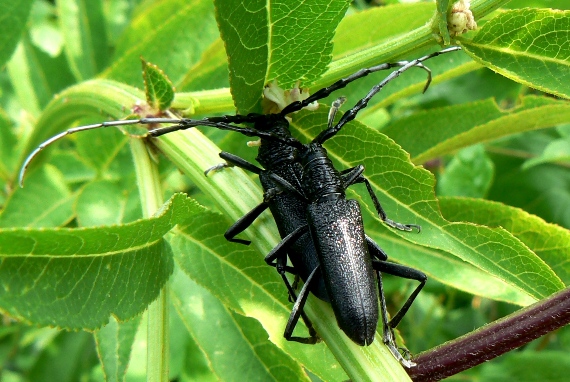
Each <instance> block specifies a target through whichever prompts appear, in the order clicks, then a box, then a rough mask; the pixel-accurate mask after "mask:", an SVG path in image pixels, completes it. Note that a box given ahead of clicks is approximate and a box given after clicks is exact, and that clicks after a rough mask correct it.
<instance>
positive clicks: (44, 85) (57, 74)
mask: <svg viewBox="0 0 570 382" xmlns="http://www.w3.org/2000/svg"><path fill="white" fill-rule="evenodd" d="M7 67H8V74H9V75H10V79H11V81H12V86H13V87H14V90H15V91H16V95H17V96H18V99H19V101H20V103H21V104H22V105H23V107H24V108H25V109H26V110H27V111H28V112H29V113H31V114H32V115H33V116H36V117H37V116H39V114H40V112H41V110H42V108H44V107H45V106H46V105H47V103H48V102H49V101H50V100H51V98H52V97H53V94H55V93H57V92H58V91H60V90H62V89H64V88H65V87H67V86H69V85H71V84H72V83H73V82H74V78H73V75H72V74H71V72H70V71H69V67H68V65H67V62H66V60H65V57H64V56H63V54H60V55H59V56H57V57H50V56H49V55H47V54H46V53H45V52H43V51H41V50H40V49H38V48H37V47H35V46H34V45H32V44H31V43H30V41H29V39H28V38H23V39H22V41H21V43H20V44H19V45H18V47H17V48H16V51H15V52H14V55H13V56H12V58H11V59H10V61H9V62H8V65H7Z"/></svg>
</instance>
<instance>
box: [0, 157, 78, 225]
mask: <svg viewBox="0 0 570 382" xmlns="http://www.w3.org/2000/svg"><path fill="white" fill-rule="evenodd" d="M38 201H41V204H40V205H41V206H42V208H41V210H39V209H38ZM74 202H75V194H73V193H72V192H71V191H70V189H69V187H68V186H67V184H66V183H65V181H64V178H63V175H62V174H61V172H60V171H59V170H58V169H56V168H54V167H51V166H50V167H48V166H46V167H43V168H40V169H38V170H37V171H35V172H32V173H31V174H30V176H29V187H26V188H18V189H16V190H15V191H14V192H13V193H12V194H11V195H10V197H9V198H8V200H7V202H6V204H5V205H4V208H3V210H2V212H1V213H0V227H3V228H8V227H30V228H41V227H57V226H60V225H65V224H67V223H69V221H71V219H73V216H74V213H73V210H72V208H73V203H74Z"/></svg>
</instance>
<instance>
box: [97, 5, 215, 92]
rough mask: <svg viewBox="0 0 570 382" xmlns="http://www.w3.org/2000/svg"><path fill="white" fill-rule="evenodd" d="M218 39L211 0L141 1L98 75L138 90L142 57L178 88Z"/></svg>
mask: <svg viewBox="0 0 570 382" xmlns="http://www.w3.org/2000/svg"><path fill="white" fill-rule="evenodd" d="M190 30H192V31H199V37H198V36H197V35H196V33H191V32H190ZM218 37H219V32H218V30H217V28H216V22H215V19H214V15H213V4H212V1H211V0H194V1H187V0H164V1H157V2H143V3H142V4H141V6H140V7H139V8H138V12H137V13H136V16H135V18H134V19H133V20H132V21H131V23H130V25H129V28H128V29H127V30H126V31H125V32H124V34H123V36H122V38H121V40H120V41H118V43H117V48H116V51H115V55H114V59H113V65H112V66H110V67H109V68H108V69H107V70H106V71H105V72H103V73H102V74H101V76H102V77H105V78H110V79H114V80H116V81H119V82H123V83H126V84H129V85H132V86H139V87H140V84H141V77H140V66H139V65H140V64H139V58H140V57H141V56H143V57H144V58H145V60H147V61H149V62H152V63H154V64H155V65H157V66H158V67H160V68H161V69H162V70H163V71H164V72H165V73H167V74H168V77H169V78H170V79H171V80H172V82H173V83H174V84H175V85H178V84H179V83H180V82H181V81H182V79H183V78H184V77H185V76H186V75H187V73H188V71H189V68H191V67H192V65H194V64H195V63H197V62H198V61H199V60H200V59H201V57H202V53H203V52H204V50H206V48H207V47H208V46H210V44H212V43H213V42H214V41H215V40H216V39H217V38H218Z"/></svg>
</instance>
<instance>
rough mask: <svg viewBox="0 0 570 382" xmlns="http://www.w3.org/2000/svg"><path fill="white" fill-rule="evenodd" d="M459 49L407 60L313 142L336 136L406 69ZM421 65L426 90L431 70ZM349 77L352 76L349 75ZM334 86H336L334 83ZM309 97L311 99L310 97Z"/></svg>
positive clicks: (453, 48) (321, 141)
mask: <svg viewBox="0 0 570 382" xmlns="http://www.w3.org/2000/svg"><path fill="white" fill-rule="evenodd" d="M457 50H461V47H459V46H452V47H451V48H447V49H443V50H440V51H439V52H435V53H431V54H428V55H427V56H423V57H420V58H418V59H416V60H413V61H409V62H407V63H406V64H405V65H403V66H401V67H400V68H399V69H398V70H395V71H393V72H392V73H390V74H389V75H388V76H387V77H386V78H384V80H382V82H380V83H379V84H377V85H376V86H374V87H373V88H372V89H370V91H369V92H368V94H366V96H364V98H362V99H361V100H360V101H358V102H357V103H356V105H354V107H353V108H352V109H350V110H348V111H347V112H346V113H344V115H343V116H342V118H341V119H340V121H339V122H338V123H337V124H336V125H335V126H334V127H333V128H329V129H327V130H324V131H322V132H321V133H320V134H319V135H318V136H317V137H316V138H315V139H314V140H313V142H317V143H320V144H323V143H324V142H325V141H327V140H328V139H330V138H332V137H334V136H335V135H336V133H338V132H339V131H340V129H341V128H342V127H343V126H344V125H346V124H347V123H348V122H350V121H352V120H353V119H354V118H356V115H357V114H358V112H360V110H362V109H364V108H365V107H366V106H368V102H369V101H370V100H371V99H372V97H374V96H375V95H376V94H378V93H379V92H380V91H381V90H382V89H383V88H384V86H386V84H388V83H389V82H390V81H392V80H394V79H396V78H398V77H399V76H400V74H402V73H404V72H405V71H406V70H408V69H410V68H412V67H414V66H419V65H420V64H422V62H424V61H426V60H429V59H430V58H433V57H437V56H439V55H442V54H445V53H449V52H454V51H457ZM420 67H421V68H423V69H424V70H426V71H427V72H428V79H427V82H426V84H425V86H424V92H425V91H426V90H427V88H428V87H429V85H430V84H431V70H429V69H428V68H427V67H425V66H423V65H421V66H420ZM351 77H352V76H351ZM347 78H350V77H347ZM341 81H342V80H341ZM339 82H340V81H339ZM332 86H334V84H333V85H332ZM332 86H331V87H332ZM319 92H320V91H319ZM319 92H316V93H315V95H316V94H318V93H319ZM307 99H310V97H309V98H307ZM285 110H286V109H284V110H283V111H285Z"/></svg>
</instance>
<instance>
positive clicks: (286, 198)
mask: <svg viewBox="0 0 570 382" xmlns="http://www.w3.org/2000/svg"><path fill="white" fill-rule="evenodd" d="M453 50H456V48H453ZM447 51H450V50H449V49H448V50H445V51H441V52H436V53H435V54H432V55H429V56H425V57H422V58H420V59H418V60H414V61H412V63H407V62H399V63H395V64H382V65H378V66H375V67H372V68H368V69H363V70H360V71H359V72H357V73H355V74H353V75H351V76H349V77H347V78H345V79H342V80H339V81H337V82H336V83H334V84H333V85H331V86H329V87H327V88H324V89H321V90H319V91H317V92H316V93H315V94H313V95H312V96H310V97H308V98H307V99H305V100H301V101H296V102H293V103H292V104H290V105H289V106H287V107H285V109H283V110H282V111H281V112H280V113H277V114H270V115H261V114H249V115H247V116H240V115H236V116H223V117H212V118H206V119H204V120H190V119H183V120H176V119H164V118H146V119H141V120H129V121H114V122H105V123H101V124H95V125H89V126H83V127H79V128H74V129H69V130H68V131H66V132H63V133H61V134H59V135H57V136H55V137H53V138H51V139H49V140H48V141H46V142H44V143H43V144H42V145H40V146H39V147H38V148H37V149H36V150H35V151H34V152H33V153H32V154H31V155H30V156H29V157H28V158H27V160H26V162H25V164H24V166H23V167H22V172H21V179H23V175H24V172H25V169H26V168H27V166H28V164H29V162H30V161H31V160H32V159H33V157H34V156H35V155H36V154H37V153H38V152H39V151H41V150H42V149H43V148H45V147H46V146H47V145H49V144H51V143H52V142H54V141H56V140H58V139H60V138H62V137H64V136H66V135H68V134H72V133H75V132H77V131H82V130H88V129H92V128H98V127H107V126H117V125H126V124H134V123H148V124H151V123H176V125H174V126H169V127H165V128H159V129H155V130H151V131H149V135H150V136H154V137H156V136H159V135H162V134H166V133H169V132H171V131H175V130H180V129H186V128H191V127H194V126H213V127H216V128H219V129H224V130H233V131H239V132H240V133H242V134H245V135H249V136H260V137H261V140H262V145H261V147H260V153H259V155H258V158H257V159H258V161H259V162H260V163H261V164H262V165H263V166H264V167H265V170H262V169H260V168H259V167H257V166H255V165H253V164H251V163H249V162H246V161H244V160H243V159H241V158H239V157H236V156H232V155H231V154H229V153H221V157H222V158H223V159H225V160H226V161H228V162H229V163H230V164H232V165H237V166H239V167H242V168H244V169H246V170H250V171H253V172H256V173H259V174H260V179H261V181H262V184H263V186H264V190H265V200H264V202H262V203H261V204H260V205H258V206H257V207H256V208H254V209H253V210H252V211H250V213H248V214H246V215H245V216H244V217H243V218H242V219H240V220H239V221H238V222H237V223H235V224H234V225H233V226H232V227H230V229H229V230H228V231H227V232H226V234H225V236H226V238H228V239H229V240H230V241H236V242H241V243H246V241H244V240H242V239H236V238H235V236H236V235H237V234H239V233H240V232H242V231H243V230H245V229H246V228H247V227H248V226H249V225H250V224H251V222H252V221H253V220H254V219H255V218H256V217H257V216H259V214H261V212H262V211H263V210H265V209H266V208H267V207H269V208H270V209H271V210H272V212H273V213H274V216H275V219H276V222H277V225H278V227H279V230H280V234H281V235H282V237H284V241H285V239H287V238H288V237H289V236H290V235H291V234H292V233H293V232H297V230H298V229H299V228H301V227H307V226H308V225H307V224H305V221H304V219H305V217H304V216H303V214H304V211H305V208H304V206H306V201H308V200H304V199H303V198H304V196H303V195H302V193H301V192H299V191H302V189H303V186H301V185H300V184H299V178H300V177H299V175H300V169H299V165H298V163H297V162H295V160H294V159H293V157H294V155H293V154H294V150H295V147H294V145H291V144H290V142H291V141H290V140H289V141H288V142H289V143H285V141H283V140H281V139H275V138H276V137H281V138H291V136H290V133H289V130H288V122H287V120H286V119H285V115H286V114H289V113H292V112H295V111H298V110H300V109H301V108H303V107H305V106H307V105H309V104H310V103H312V102H314V101H316V100H318V99H321V98H324V97H326V96H328V95H329V94H330V93H332V92H333V91H335V90H338V89H341V88H343V87H344V86H346V85H347V84H348V83H350V82H352V81H354V80H356V79H358V78H361V77H364V76H366V75H368V74H369V73H372V72H375V71H378V70H383V69H389V68H391V67H395V66H400V67H401V70H398V71H396V72H394V73H395V75H394V76H392V77H390V78H391V79H393V78H395V77H397V76H398V75H399V74H400V73H402V72H403V71H404V70H407V69H408V68H410V67H412V66H421V67H423V65H421V62H423V61H425V60H426V59H428V58H431V57H434V56H436V55H439V54H442V53H445V52H447ZM424 69H426V70H427V68H425V67H424ZM428 73H429V70H428ZM430 79H431V77H428V83H427V85H429V81H430ZM387 82H388V81H385V82H383V84H384V85H385V83H387ZM427 85H426V87H427ZM382 86H383V85H382ZM380 88H381V87H380ZM376 92H377V91H376ZM374 94H375V93H374ZM372 95H373V94H372ZM372 95H370V96H369V97H368V100H369V99H370V98H371V97H372ZM368 100H366V97H365V99H363V100H361V101H360V102H359V104H358V105H360V106H358V105H357V106H358V108H357V107H355V108H353V109H351V110H350V111H349V113H351V112H353V113H354V116H355V115H356V113H357V112H358V110H361V109H362V108H364V107H366V103H367V102H368ZM364 101H365V102H364ZM363 102H364V103H363ZM354 116H353V117H352V118H354ZM343 118H344V117H343ZM341 121H342V120H341ZM244 122H250V123H253V124H254V128H253V129H248V128H243V127H237V126H234V125H231V124H230V123H244ZM329 130H330V129H328V130H327V131H329ZM261 132H264V133H267V134H266V135H263V134H261V135H260V133H261ZM269 137H271V138H269ZM291 139H292V138H291ZM327 139H328V138H327ZM325 140H326V139H325ZM264 142H265V143H264ZM323 142H324V141H323ZM297 149H298V148H297ZM275 152H278V153H279V154H277V155H273V156H272V155H270V154H272V153H275ZM276 164H277V166H276ZM357 173H358V171H357V169H356V168H355V169H350V171H346V172H345V175H343V178H342V182H343V188H344V189H346V187H348V186H349V185H351V184H353V183H365V184H366V186H367V188H368V191H369V193H370V195H371V196H372V198H373V201H374V204H375V207H376V209H377V211H378V213H379V215H380V217H381V218H382V220H384V221H385V222H386V223H387V224H388V225H390V226H391V227H394V228H398V229H403V230H411V228H412V227H416V228H419V227H418V226H415V225H403V224H400V223H396V222H394V221H392V220H390V219H388V218H387V217H386V214H385V213H384V211H383V209H382V207H381V206H380V204H379V202H378V200H377V199H376V197H375V196H374V194H373V192H372V190H371V187H370V185H369V183H368V182H367V180H366V179H365V178H364V177H362V176H361V173H362V172H361V171H360V173H358V174H357ZM276 179H279V180H278V181H276ZM276 182H277V184H276ZM284 190H285V192H284ZM293 190H295V191H293ZM272 207H273V208H272ZM353 209H354V208H353V207H352V206H350V208H349V209H346V210H343V212H346V213H347V214H350V212H351V211H352V210H353ZM291 212H293V213H295V215H296V216H295V217H294V218H293V217H291V214H290V213H291ZM357 215H359V211H358V214H357ZM338 219H341V217H340V216H339V218H338ZM351 219H353V218H351ZM313 225H314V224H313ZM313 231H314V230H313ZM311 235H312V237H313V239H311V238H310V237H309V235H308V234H307V232H305V233H302V234H300V235H298V236H296V238H295V240H293V241H291V240H289V241H287V251H285V252H275V253H273V252H272V254H270V255H271V256H267V257H266V261H267V262H268V263H269V264H270V265H273V266H276V267H277V269H278V271H279V273H280V274H281V276H282V278H283V280H284V282H285V284H286V285H287V288H288V290H289V293H290V295H291V296H292V297H293V298H294V299H296V300H297V301H298V302H299V301H302V300H303V298H304V299H306V297H305V296H306V293H307V287H308V286H310V288H311V289H310V290H311V291H312V292H313V293H314V294H315V295H316V296H317V297H319V298H321V299H323V300H329V297H328V296H329V295H330V290H329V289H330V288H325V287H324V285H325V284H327V283H328V284H330V283H333V281H332V280H331V279H329V280H328V281H327V280H324V281H323V278H322V277H320V276H318V275H317V276H315V274H317V273H318V271H319V267H318V264H319V263H320V262H321V260H320V259H317V256H316V255H315V254H314V245H313V242H314V236H315V235H316V233H313V232H312V231H311ZM366 243H368V245H369V247H371V248H370V252H372V253H373V257H374V258H375V259H379V261H385V260H386V259H387V256H386V254H385V253H384V252H383V251H382V250H381V249H380V248H379V247H378V246H377V245H376V244H375V243H373V242H371V240H369V238H366ZM321 251H322V250H321ZM362 251H364V252H366V253H367V251H368V250H367V249H364V250H362ZM286 252H288V253H289V257H290V258H291V262H292V263H293V268H289V267H287V266H286V258H287V254H286ZM388 264H392V263H388ZM394 265H395V264H394ZM384 270H385V271H386V272H388V273H390V272H389V270H386V269H384ZM285 271H290V272H292V273H294V274H297V275H300V276H301V278H302V279H303V280H305V282H306V283H305V287H304V288H303V290H302V291H301V293H300V295H299V298H298V299H297V297H296V296H295V292H294V288H292V286H291V285H290V284H289V282H288V280H287V278H286V276H285ZM377 272H378V270H377ZM398 275H401V274H398ZM404 277H405V275H404ZM367 278H368V279H370V277H369V275H368V276H367ZM372 278H373V276H372ZM378 280H379V281H378V283H379V286H380V295H381V297H380V298H381V308H382V317H383V319H384V321H386V317H387V314H386V313H385V303H384V302H383V292H382V290H381V280H380V275H379V273H378ZM421 287H423V284H422V285H420V287H419V288H418V289H416V291H414V294H413V295H412V296H410V299H409V300H408V302H407V303H406V304H405V306H404V307H406V306H407V307H409V305H411V302H412V301H413V298H415V295H417V293H419V289H421ZM333 293H338V292H337V291H336V290H335V292H333ZM412 297H413V298H412ZM374 301H376V299H374ZM303 303H304V302H303ZM297 305H298V304H297V303H296V306H297ZM337 310H338V311H339V312H341V311H342V310H343V309H342V308H339V309H337ZM337 310H335V313H336V312H337ZM405 310H407V308H406V309H405ZM405 310H404V308H402V310H401V312H402V314H400V313H398V314H397V315H396V316H395V317H394V319H393V320H392V323H393V324H392V327H395V326H396V325H397V322H399V320H400V319H401V317H403V315H404V314H405ZM293 313H294V314H292V317H294V320H295V323H296V320H298V317H299V315H301V316H302V317H303V318H304V319H305V321H306V322H307V326H309V329H310V332H311V338H309V339H303V338H298V337H292V331H293V328H294V324H293V325H289V324H288V327H287V328H286V331H285V337H286V338H288V339H292V340H296V341H300V342H308V343H314V341H315V338H316V337H315V334H314V332H312V331H311V327H310V326H311V325H310V324H309V323H308V319H306V317H304V315H303V311H302V306H301V307H300V308H297V309H296V310H295V309H294V311H293ZM337 318H338V314H337ZM396 318H399V319H398V320H396ZM376 320H377V305H376ZM339 324H340V321H339ZM341 327H343V326H342V325H341ZM375 327H376V323H374V330H375ZM385 327H387V325H385ZM343 330H345V329H344V328H343ZM346 331H347V330H345V332H346ZM349 331H350V332H351V333H352V332H354V333H356V332H357V331H358V329H356V330H354V331H351V330H350V329H349ZM365 332H366V330H365ZM354 333H352V334H354ZM353 337H354V338H353ZM353 337H351V338H353V339H354V340H355V342H357V343H361V344H365V343H370V342H371V340H370V334H369V333H366V334H365V337H366V339H365V340H364V341H362V340H361V339H360V338H358V337H356V336H353ZM385 337H386V335H385ZM372 338H373V335H372ZM385 342H387V341H385ZM390 343H391V344H392V343H393V342H390ZM391 350H393V349H391Z"/></svg>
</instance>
